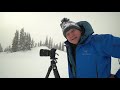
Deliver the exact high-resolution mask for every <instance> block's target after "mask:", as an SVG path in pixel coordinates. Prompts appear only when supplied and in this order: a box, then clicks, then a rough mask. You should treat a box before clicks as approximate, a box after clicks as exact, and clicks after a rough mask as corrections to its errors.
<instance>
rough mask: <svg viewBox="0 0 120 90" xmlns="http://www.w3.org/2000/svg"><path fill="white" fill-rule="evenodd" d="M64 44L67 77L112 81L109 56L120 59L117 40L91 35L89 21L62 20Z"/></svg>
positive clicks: (118, 40)
mask: <svg viewBox="0 0 120 90" xmlns="http://www.w3.org/2000/svg"><path fill="white" fill-rule="evenodd" d="M60 26H61V28H62V32H63V35H64V37H65V38H66V39H67V40H66V41H65V46H66V51H67V58H68V73H69V78H110V77H111V78H112V77H120V71H119V73H117V74H116V75H118V76H116V75H113V74H111V57H115V58H120V38H119V37H115V36H113V35H112V34H94V31H93V28H92V26H91V24H90V23H89V22H88V21H79V22H73V21H70V19H68V18H63V19H62V20H61V24H60Z"/></svg>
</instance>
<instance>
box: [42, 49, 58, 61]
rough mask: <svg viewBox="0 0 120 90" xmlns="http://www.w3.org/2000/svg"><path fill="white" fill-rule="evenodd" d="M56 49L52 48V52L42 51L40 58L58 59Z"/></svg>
mask: <svg viewBox="0 0 120 90" xmlns="http://www.w3.org/2000/svg"><path fill="white" fill-rule="evenodd" d="M55 52H56V49H55V48H52V49H51V50H48V49H40V56H50V59H56V58H55V54H56V53H55Z"/></svg>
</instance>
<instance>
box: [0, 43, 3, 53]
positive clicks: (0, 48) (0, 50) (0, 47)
mask: <svg viewBox="0 0 120 90" xmlns="http://www.w3.org/2000/svg"><path fill="white" fill-rule="evenodd" d="M0 52H3V48H2V46H1V43H0Z"/></svg>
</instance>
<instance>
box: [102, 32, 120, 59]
mask: <svg viewBox="0 0 120 90" xmlns="http://www.w3.org/2000/svg"><path fill="white" fill-rule="evenodd" d="M101 39H102V42H103V43H102V48H103V52H104V54H105V55H107V56H110V57H111V56H112V57H115V58H120V37H115V36H113V35H110V34H107V35H103V36H102V38H101Z"/></svg>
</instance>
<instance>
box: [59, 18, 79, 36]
mask: <svg viewBox="0 0 120 90" xmlns="http://www.w3.org/2000/svg"><path fill="white" fill-rule="evenodd" d="M61 22H62V23H61V24H60V26H61V28H62V31H63V35H64V37H66V32H67V31H69V30H70V29H73V28H74V29H78V30H81V28H80V27H79V26H78V25H77V24H76V23H75V22H73V21H69V19H67V18H63V19H62V20H61Z"/></svg>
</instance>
